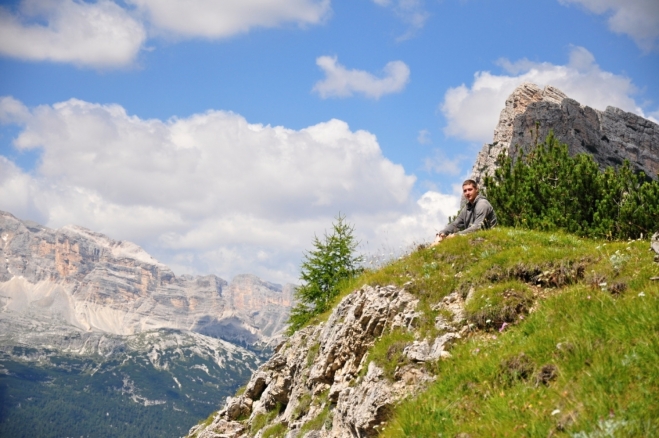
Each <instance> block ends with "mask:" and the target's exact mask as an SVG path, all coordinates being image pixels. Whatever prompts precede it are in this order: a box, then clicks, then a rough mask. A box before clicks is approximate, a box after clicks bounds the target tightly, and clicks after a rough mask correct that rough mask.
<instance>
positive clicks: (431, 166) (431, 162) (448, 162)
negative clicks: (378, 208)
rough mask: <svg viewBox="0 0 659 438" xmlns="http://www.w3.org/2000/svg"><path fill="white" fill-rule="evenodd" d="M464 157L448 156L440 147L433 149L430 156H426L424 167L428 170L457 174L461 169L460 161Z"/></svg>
mask: <svg viewBox="0 0 659 438" xmlns="http://www.w3.org/2000/svg"><path fill="white" fill-rule="evenodd" d="M465 159H466V157H464V156H458V157H454V158H448V157H447V156H446V154H444V152H442V151H441V150H440V149H435V150H434V151H433V155H432V156H430V157H426V159H425V161H424V168H425V170H426V171H428V172H435V173H439V174H445V175H453V176H457V175H459V174H460V172H461V171H462V166H461V165H460V163H461V162H462V161H464V160H465Z"/></svg>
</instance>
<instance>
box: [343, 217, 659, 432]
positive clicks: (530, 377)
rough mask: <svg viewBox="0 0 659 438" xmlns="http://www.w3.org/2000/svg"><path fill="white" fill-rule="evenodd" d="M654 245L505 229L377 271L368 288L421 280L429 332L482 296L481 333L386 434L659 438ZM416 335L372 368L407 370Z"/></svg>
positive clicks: (379, 350)
mask: <svg viewBox="0 0 659 438" xmlns="http://www.w3.org/2000/svg"><path fill="white" fill-rule="evenodd" d="M648 247H649V245H648V242H647V241H629V242H627V241H625V242H611V241H604V240H591V239H582V238H577V237H574V236H571V235H567V234H562V233H541V232H532V231H522V230H514V229H507V228H499V229H495V230H491V231H488V232H481V233H477V234H474V235H470V236H465V237H458V238H455V239H449V240H447V241H445V242H443V243H442V244H441V245H439V246H437V247H435V248H429V249H421V250H419V251H416V252H414V253H413V254H411V255H409V256H408V257H406V258H404V259H402V260H399V261H396V262H394V263H392V264H390V265H388V266H386V267H384V268H383V269H381V270H379V271H377V272H367V273H365V274H364V275H363V276H362V277H361V278H360V279H358V280H356V281H357V283H361V284H364V283H367V284H380V285H386V284H396V285H402V284H404V283H406V282H408V281H410V280H413V281H414V283H413V286H411V287H409V288H408V290H409V291H410V292H412V293H413V294H415V295H416V296H417V297H418V298H419V299H420V305H419V309H420V310H421V311H422V312H423V313H424V316H423V317H422V318H420V320H419V327H418V329H419V330H420V331H421V333H422V336H428V337H431V336H433V335H434V332H433V327H432V326H433V323H434V317H435V316H437V314H438V312H433V311H431V310H430V309H431V308H432V306H433V304H436V303H437V302H439V301H440V300H441V298H442V297H444V296H446V295H447V294H449V293H451V292H452V291H458V292H460V293H461V294H462V296H463V297H467V295H468V294H469V291H471V294H469V300H468V302H467V309H466V310H467V315H468V318H469V321H468V322H470V323H472V324H474V326H476V327H477V328H480V330H474V331H472V332H471V335H470V336H468V337H466V339H464V340H463V341H462V342H459V343H458V344H456V346H455V347H454V348H453V350H452V351H451V354H452V355H453V357H452V358H451V359H450V360H444V361H440V362H438V363H436V364H434V365H431V367H434V369H433V371H434V372H435V373H436V374H437V376H438V377H437V380H436V381H435V382H434V383H433V384H432V385H431V386H430V387H429V388H428V390H427V391H425V392H423V393H421V394H419V395H418V396H417V397H416V398H412V399H408V400H405V401H403V402H402V403H400V404H399V405H398V406H397V407H396V408H395V410H394V414H393V417H392V418H391V419H390V421H389V422H388V423H387V427H386V428H385V429H384V431H383V432H382V433H381V436H383V437H399V436H400V437H402V436H406V437H437V436H446V437H454V436H456V435H458V434H460V433H466V434H469V436H472V437H481V436H496V437H500V436H514V437H517V436H533V437H535V436H537V437H547V436H561V435H564V436H570V435H572V436H576V437H580V438H582V437H583V438H586V437H600V436H601V437H603V436H659V420H658V419H659V403H657V402H656V401H657V399H658V395H659V367H657V366H656V364H657V363H659V284H658V283H659V282H657V281H652V280H650V278H651V277H654V276H658V275H659V264H656V263H653V261H652V253H651V252H649V251H648ZM488 321H489V322H488ZM504 322H505V323H506V327H505V330H503V331H502V332H499V330H500V329H501V326H502V325H503V323H504ZM406 336H409V335H408V334H405V333H401V332H394V333H388V334H385V335H384V336H383V337H382V338H380V339H379V340H378V341H377V343H376V345H375V347H374V348H373V349H372V350H371V351H370V352H369V360H374V361H375V362H376V363H378V365H381V366H389V367H393V368H392V369H395V366H396V364H395V363H393V364H390V365H387V362H397V361H398V362H400V360H402V359H401V358H400V357H399V355H400V352H401V351H402V348H404V344H405V339H406Z"/></svg>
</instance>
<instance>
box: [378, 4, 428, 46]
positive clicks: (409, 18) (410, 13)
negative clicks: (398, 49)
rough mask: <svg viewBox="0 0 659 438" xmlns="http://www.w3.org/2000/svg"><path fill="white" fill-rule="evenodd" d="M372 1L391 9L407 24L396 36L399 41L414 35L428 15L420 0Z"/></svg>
mask: <svg viewBox="0 0 659 438" xmlns="http://www.w3.org/2000/svg"><path fill="white" fill-rule="evenodd" d="M373 3H375V4H376V5H379V6H382V7H385V8H388V9H391V10H392V11H393V12H394V14H395V15H396V16H397V17H398V18H399V19H400V20H401V21H402V22H403V23H405V24H406V25H407V26H408V28H409V29H408V30H407V32H405V33H404V34H402V35H401V36H399V37H398V38H397V39H398V40H399V41H401V40H406V39H409V38H411V37H412V36H414V34H415V33H416V31H418V30H419V29H421V28H423V26H425V24H426V21H427V20H428V18H429V17H430V14H429V13H428V11H426V9H425V5H424V2H423V1H422V0H373Z"/></svg>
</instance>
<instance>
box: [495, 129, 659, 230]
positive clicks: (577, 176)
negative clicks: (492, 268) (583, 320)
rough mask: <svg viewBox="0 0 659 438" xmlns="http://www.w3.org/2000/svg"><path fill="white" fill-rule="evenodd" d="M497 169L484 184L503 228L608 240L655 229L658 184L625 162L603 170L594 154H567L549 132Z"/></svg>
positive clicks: (503, 160)
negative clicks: (525, 150) (556, 232)
mask: <svg viewBox="0 0 659 438" xmlns="http://www.w3.org/2000/svg"><path fill="white" fill-rule="evenodd" d="M498 165H499V167H498V169H497V170H496V171H495V174H494V176H491V177H486V178H485V186H486V187H487V197H488V199H489V201H490V203H491V204H492V206H493V207H494V209H495V211H496V214H497V219H498V221H499V223H500V224H501V225H505V226H513V227H523V228H529V229H539V230H555V229H562V230H565V231H567V232H570V233H575V234H578V235H583V236H592V237H606V238H609V239H623V238H636V237H638V236H639V235H640V234H644V235H645V236H649V235H650V234H652V232H653V231H656V229H657V227H659V225H658V224H659V182H657V181H645V177H644V175H642V174H641V175H637V174H635V173H634V172H633V170H632V168H631V165H630V164H629V162H628V161H625V162H624V163H623V165H622V166H621V167H620V168H619V169H617V170H615V169H613V168H612V167H609V168H607V169H606V171H604V172H601V171H600V170H599V167H598V165H597V163H596V162H595V160H594V159H593V157H592V155H588V154H578V155H575V156H570V155H569V153H568V148H567V145H565V144H561V143H560V142H559V141H558V140H557V139H556V138H555V137H554V135H553V133H550V134H549V135H548V136H547V138H546V140H545V142H544V143H542V144H536V145H534V146H533V147H532V148H531V149H530V151H529V152H528V154H526V153H524V150H519V149H518V150H517V154H516V155H515V157H511V156H507V155H505V154H502V155H501V156H500V157H499V159H498Z"/></svg>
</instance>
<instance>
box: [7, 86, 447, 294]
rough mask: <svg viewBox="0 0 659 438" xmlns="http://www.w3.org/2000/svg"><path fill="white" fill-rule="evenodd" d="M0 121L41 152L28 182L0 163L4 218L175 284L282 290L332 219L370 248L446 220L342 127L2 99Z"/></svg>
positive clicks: (360, 135) (440, 198)
mask: <svg viewBox="0 0 659 438" xmlns="http://www.w3.org/2000/svg"><path fill="white" fill-rule="evenodd" d="M0 121H2V122H3V123H13V124H18V125H19V126H20V132H19V134H18V136H17V137H16V138H15V139H14V147H16V148H18V149H20V150H35V149H36V150H38V151H39V152H40V160H39V165H38V167H37V168H36V169H34V170H33V171H31V172H30V173H29V174H28V173H25V172H24V171H22V170H20V169H19V168H18V167H17V166H15V165H14V163H12V162H11V161H10V160H8V159H6V158H4V157H0V158H2V159H1V160H0V205H1V206H2V208H3V209H7V210H9V211H10V212H11V213H13V214H15V215H16V216H18V217H22V218H30V219H33V220H38V221H40V222H42V223H45V224H47V225H48V226H51V227H60V226H63V225H65V224H70V223H73V224H78V225H82V226H85V227H88V228H90V229H93V230H97V231H100V232H104V233H106V234H108V235H110V236H111V237H114V238H120V239H127V240H131V241H135V242H136V243H138V244H140V245H142V246H144V247H145V248H146V249H147V250H149V251H152V252H153V254H154V255H155V256H156V257H157V258H159V259H161V261H163V262H165V263H168V264H171V265H173V266H174V267H175V268H176V269H178V272H205V273H209V272H214V273H218V274H221V275H223V276H225V277H230V276H232V275H235V274H238V273H243V272H251V273H255V274H257V275H260V276H262V277H264V278H266V279H269V280H272V281H292V280H294V279H295V278H296V277H297V272H298V268H299V261H300V258H301V255H302V252H303V250H305V249H308V248H309V245H310V242H311V239H312V237H313V235H314V233H316V234H322V232H323V230H325V229H327V228H329V227H330V225H331V222H332V219H333V217H334V216H335V215H336V214H337V213H338V212H342V213H344V214H347V215H348V218H349V220H350V221H351V222H353V223H355V224H356V225H357V229H358V233H359V238H360V240H362V241H369V242H371V243H374V242H380V241H382V239H383V237H382V236H383V235H384V234H387V235H389V236H395V241H396V242H397V243H411V242H412V241H414V240H416V241H419V239H423V238H424V237H425V238H430V236H432V235H433V232H434V229H436V228H438V227H439V226H440V225H442V223H445V222H446V218H447V216H448V214H444V213H443V212H444V210H445V209H446V207H445V205H450V206H451V208H449V209H448V210H450V213H449V214H454V213H455V211H453V210H454V208H453V204H452V203H453V202H454V201H455V199H453V198H456V199H457V197H454V196H452V195H446V196H444V195H440V194H438V193H436V192H429V193H428V194H426V195H424V197H423V198H422V199H421V200H419V201H418V202H417V201H416V200H415V199H414V195H413V190H412V189H413V186H414V183H415V177H414V176H413V175H410V174H407V173H406V172H405V170H404V169H403V167H402V166H400V165H398V164H395V163H392V162H391V161H390V160H388V159H387V158H386V157H384V156H383V155H382V151H381V149H380V146H379V145H378V142H377V139H376V138H375V136H374V135H373V134H371V133H369V132H366V131H352V130H351V129H350V128H349V126H348V125H347V124H346V123H345V122H343V121H340V120H329V121H327V122H323V123H318V124H316V125H313V126H309V127H307V128H304V129H300V130H293V129H288V128H285V127H282V126H269V125H260V124H251V123H249V122H248V121H247V120H245V118H243V117H242V116H240V115H238V114H235V113H231V112H225V111H208V112H205V113H201V114H194V115H191V116H189V117H186V118H172V119H169V120H158V119H142V118H139V117H137V116H134V115H130V114H127V113H126V111H125V109H124V108H123V107H121V106H119V105H100V104H95V103H90V102H85V101H81V100H76V99H71V100H68V101H66V102H61V103H57V104H54V105H52V106H51V105H43V106H38V107H36V108H27V107H26V106H25V105H23V104H22V103H21V102H19V101H17V100H15V99H12V98H3V99H0ZM455 202H457V201H455ZM383 233H384V234H383Z"/></svg>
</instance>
